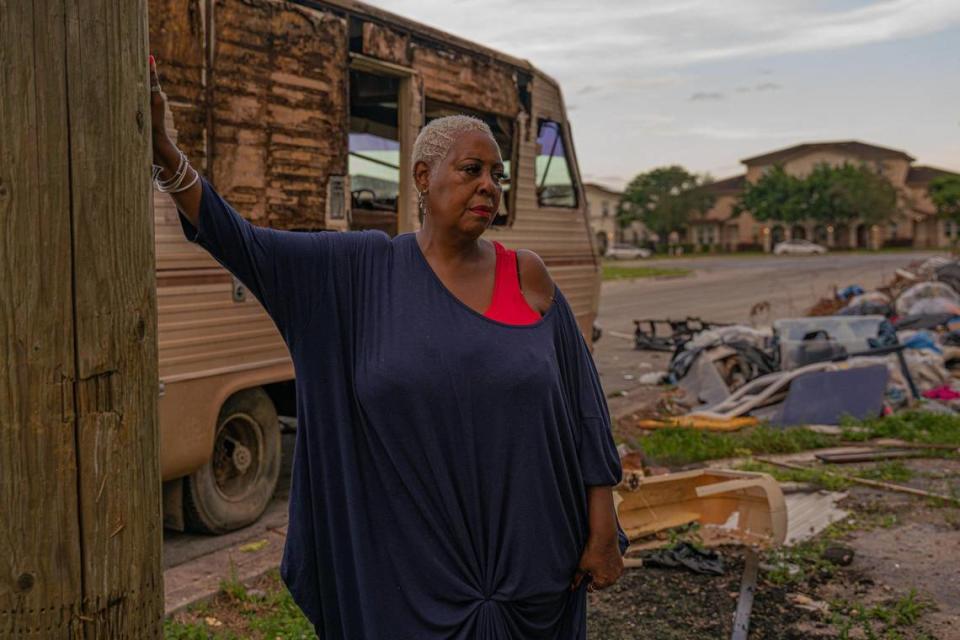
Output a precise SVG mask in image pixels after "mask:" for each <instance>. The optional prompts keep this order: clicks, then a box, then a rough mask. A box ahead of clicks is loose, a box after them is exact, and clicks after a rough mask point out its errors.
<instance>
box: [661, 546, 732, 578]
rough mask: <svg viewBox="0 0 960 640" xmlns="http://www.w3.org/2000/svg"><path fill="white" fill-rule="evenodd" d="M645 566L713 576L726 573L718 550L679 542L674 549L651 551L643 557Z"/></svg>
mask: <svg viewBox="0 0 960 640" xmlns="http://www.w3.org/2000/svg"><path fill="white" fill-rule="evenodd" d="M643 564H644V566H646V567H659V568H662V569H687V570H689V571H692V572H693V573H700V574H704V575H712V576H722V575H723V574H724V573H726V570H725V569H724V567H723V557H722V556H721V555H720V554H719V553H718V552H717V551H716V550H713V549H702V548H698V547H695V546H694V545H692V544H691V543H689V542H678V543H677V544H675V545H673V546H672V547H668V548H666V549H657V550H656V551H651V552H649V553H647V554H645V555H644V556H643Z"/></svg>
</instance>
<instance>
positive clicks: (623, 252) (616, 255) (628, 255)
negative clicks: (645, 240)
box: [606, 244, 651, 260]
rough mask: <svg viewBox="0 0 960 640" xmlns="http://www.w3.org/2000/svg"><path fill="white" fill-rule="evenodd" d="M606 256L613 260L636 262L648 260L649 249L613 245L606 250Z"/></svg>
mask: <svg viewBox="0 0 960 640" xmlns="http://www.w3.org/2000/svg"><path fill="white" fill-rule="evenodd" d="M606 255H607V257H608V258H613V259H614V260H636V259H638V258H649V257H650V255H651V252H650V250H649V249H643V248H641V247H635V246H633V245H632V244H614V245H612V246H610V247H609V248H608V249H607V254H606Z"/></svg>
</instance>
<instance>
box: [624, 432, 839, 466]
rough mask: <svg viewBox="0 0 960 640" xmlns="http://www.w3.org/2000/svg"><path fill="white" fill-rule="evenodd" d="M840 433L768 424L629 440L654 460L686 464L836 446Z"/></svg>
mask: <svg viewBox="0 0 960 640" xmlns="http://www.w3.org/2000/svg"><path fill="white" fill-rule="evenodd" d="M839 441H840V438H838V437H837V436H829V435H825V434H822V433H815V432H813V431H809V430H807V429H775V428H773V427H768V426H765V425H760V426H758V427H751V428H748V429H744V430H742V431H737V432H734V433H711V432H709V431H698V430H696V429H682V428H677V429H657V430H656V431H654V432H652V433H649V434H647V435H645V436H643V437H641V438H638V439H636V440H635V441H634V442H632V443H630V444H631V445H635V446H636V447H637V448H639V449H641V450H642V451H643V452H644V454H645V456H646V458H647V459H648V460H650V461H651V462H652V463H654V464H661V465H684V464H690V463H693V462H703V461H705V460H716V459H718V458H734V457H744V456H751V455H762V454H768V453H797V452H799V451H807V450H809V449H823V448H825V447H832V446H836V445H837V444H838V443H839Z"/></svg>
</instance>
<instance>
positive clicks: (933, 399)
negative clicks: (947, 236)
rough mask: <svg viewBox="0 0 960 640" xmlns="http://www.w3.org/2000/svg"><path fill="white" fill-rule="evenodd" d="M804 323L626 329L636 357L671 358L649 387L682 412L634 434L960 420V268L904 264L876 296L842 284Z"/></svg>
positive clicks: (933, 262)
mask: <svg viewBox="0 0 960 640" xmlns="http://www.w3.org/2000/svg"><path fill="white" fill-rule="evenodd" d="M809 313H810V315H808V316H807V317H801V318H787V319H781V320H777V321H774V322H773V323H772V324H771V326H769V327H767V328H760V329H758V328H754V327H751V326H747V325H728V324H721V323H712V322H708V321H704V320H702V319H700V318H686V319H683V320H647V319H644V320H636V321H635V325H636V332H635V346H636V348H637V349H641V350H657V351H670V352H671V353H672V357H671V359H670V364H669V366H668V368H667V371H665V372H662V373H659V374H648V376H647V377H648V378H649V381H650V382H659V383H660V384H669V385H675V386H676V387H678V388H679V389H680V390H682V392H683V396H682V397H683V403H684V404H683V405H682V406H683V408H684V410H683V411H681V412H679V413H674V414H664V415H661V416H659V417H658V418H657V419H648V420H643V421H641V423H640V424H639V426H641V427H644V428H648V429H656V428H662V427H673V426H686V427H691V428H697V429H707V430H715V431H730V430H736V429H740V428H743V427H745V426H750V425H753V424H757V423H758V422H768V423H770V424H772V425H778V426H790V425H797V424H827V425H830V424H832V425H836V424H839V423H840V420H841V418H843V417H844V416H851V417H854V418H870V417H877V416H880V415H888V414H890V413H893V412H896V411H900V410H903V409H907V408H910V409H921V410H925V411H936V412H946V413H954V412H957V411H960V383H955V382H954V380H955V379H956V378H960V261H955V260H952V259H949V258H945V257H935V258H931V259H929V260H926V261H924V262H920V263H915V264H912V265H910V266H909V267H908V268H905V269H898V270H897V271H896V275H895V277H894V278H893V280H892V281H891V282H889V283H887V284H886V285H884V286H882V287H880V288H878V289H877V290H874V291H866V290H864V289H863V288H862V287H860V286H858V285H850V286H848V287H845V288H843V289H840V290H837V291H835V293H834V296H833V298H832V299H824V300H821V301H820V302H818V303H817V304H816V305H815V307H814V308H813V309H811V310H810V312H809Z"/></svg>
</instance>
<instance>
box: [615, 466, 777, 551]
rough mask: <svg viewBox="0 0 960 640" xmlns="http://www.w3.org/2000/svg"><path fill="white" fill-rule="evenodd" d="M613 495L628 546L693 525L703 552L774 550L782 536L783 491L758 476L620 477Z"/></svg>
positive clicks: (710, 472) (715, 472)
mask: <svg viewBox="0 0 960 640" xmlns="http://www.w3.org/2000/svg"><path fill="white" fill-rule="evenodd" d="M615 494H616V498H615V502H616V503H617V515H618V517H619V518H620V523H621V525H622V526H623V529H624V532H625V533H626V534H627V537H629V538H630V540H631V542H634V541H637V540H639V539H640V538H643V537H645V536H649V535H650V534H653V533H656V532H658V531H664V530H666V529H671V528H673V527H679V526H682V525H688V524H691V523H694V522H696V523H699V524H700V525H701V528H700V530H699V532H698V533H699V535H700V538H701V540H702V541H703V544H704V545H705V546H716V545H718V544H729V543H740V544H756V545H760V546H764V547H766V546H772V545H777V544H780V543H781V542H783V540H784V538H785V537H786V533H787V510H786V506H785V503H784V498H783V491H781V489H780V485H778V484H777V481H776V480H774V479H773V478H771V477H770V476H768V475H766V474H763V473H750V472H746V471H727V470H720V469H698V470H695V471H682V472H679V473H668V474H664V475H658V476H648V477H643V476H641V475H639V474H636V473H632V472H628V471H625V472H624V477H623V481H622V482H621V483H620V484H619V485H617V487H616V489H615ZM643 546H644V545H642V544H641V545H639V548H642V547H643ZM656 546H660V544H657V545H656Z"/></svg>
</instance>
